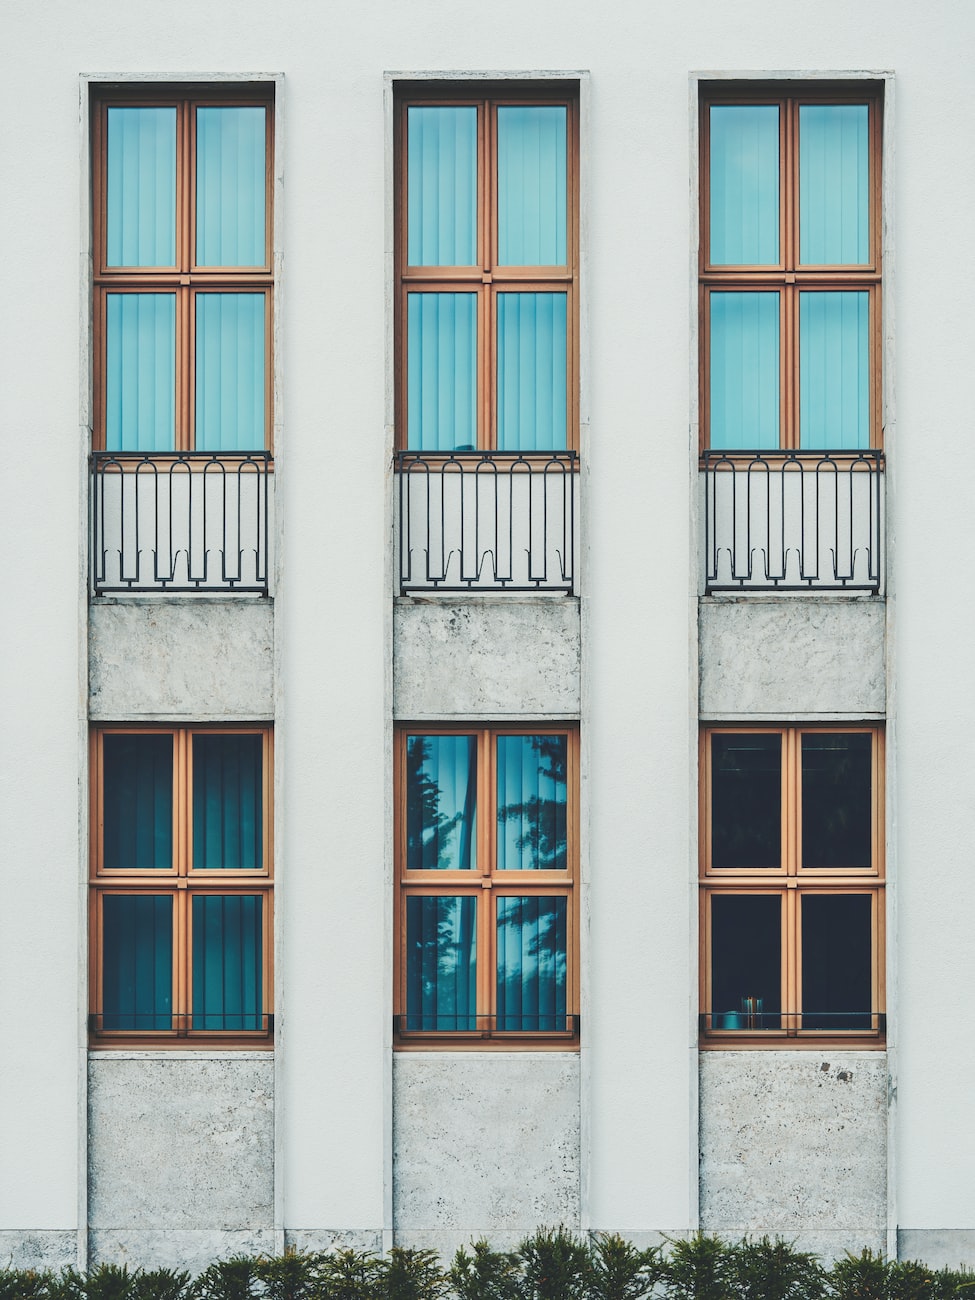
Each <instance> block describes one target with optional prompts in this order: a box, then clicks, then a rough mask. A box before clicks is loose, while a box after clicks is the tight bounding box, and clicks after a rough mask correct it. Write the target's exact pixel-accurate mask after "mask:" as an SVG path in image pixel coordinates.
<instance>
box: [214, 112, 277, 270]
mask: <svg viewBox="0 0 975 1300" xmlns="http://www.w3.org/2000/svg"><path fill="white" fill-rule="evenodd" d="M266 114H267V110H266V109H265V108H263V107H261V106H257V105H250V106H249V107H245V108H198V109H197V110H196V262H197V265H198V266H264V265H265V263H266V259H267V252H266V242H265V234H264V203H265V181H266V168H265V138H266V134H267V130H266Z"/></svg>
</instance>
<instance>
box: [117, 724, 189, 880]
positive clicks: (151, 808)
mask: <svg viewBox="0 0 975 1300" xmlns="http://www.w3.org/2000/svg"><path fill="white" fill-rule="evenodd" d="M102 746H103V749H102V780H103V792H104V793H103V801H102V803H103V807H102V815H103V819H104V847H103V862H104V865H105V866H106V867H108V868H111V869H115V870H125V871H133V870H135V871H140V870H143V869H146V868H156V869H158V870H166V871H168V870H169V869H170V868H171V867H172V865H173V738H172V736H104V737H103V738H102Z"/></svg>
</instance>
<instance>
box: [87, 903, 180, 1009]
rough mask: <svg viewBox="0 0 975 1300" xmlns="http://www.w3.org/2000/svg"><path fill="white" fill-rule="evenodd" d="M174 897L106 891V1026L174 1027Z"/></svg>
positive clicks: (103, 904)
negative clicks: (107, 892)
mask: <svg viewBox="0 0 975 1300" xmlns="http://www.w3.org/2000/svg"><path fill="white" fill-rule="evenodd" d="M172 1009H173V899H172V895H170V894H150V895H145V894H139V895H133V894H106V895H105V896H104V897H103V899H102V1013H103V1018H102V1028H104V1029H128V1030H133V1031H135V1032H144V1031H146V1030H152V1029H171V1028H172V1023H173V1022H172Z"/></svg>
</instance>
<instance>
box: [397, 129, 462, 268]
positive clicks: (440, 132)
mask: <svg viewBox="0 0 975 1300" xmlns="http://www.w3.org/2000/svg"><path fill="white" fill-rule="evenodd" d="M407 137H408V139H407V157H408V162H407V167H408V172H409V175H408V179H407V222H406V228H407V261H408V262H409V264H410V266H474V265H475V263H476V261H477V109H476V108H474V107H473V105H470V106H456V107H450V106H444V107H440V108H437V107H434V108H410V109H408V110H407Z"/></svg>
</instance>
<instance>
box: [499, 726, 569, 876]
mask: <svg viewBox="0 0 975 1300" xmlns="http://www.w3.org/2000/svg"><path fill="white" fill-rule="evenodd" d="M567 760H568V739H567V737H566V736H499V737H498V863H497V867H498V870H499V871H564V870H565V869H566V834H567V828H566V764H567Z"/></svg>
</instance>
